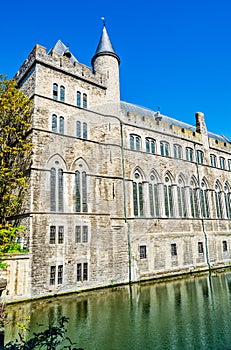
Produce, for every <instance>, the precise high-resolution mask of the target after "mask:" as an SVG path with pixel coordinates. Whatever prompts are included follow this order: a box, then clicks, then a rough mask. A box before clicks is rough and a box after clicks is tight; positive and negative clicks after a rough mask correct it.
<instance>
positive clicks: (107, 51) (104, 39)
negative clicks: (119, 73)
mask: <svg viewBox="0 0 231 350" xmlns="http://www.w3.org/2000/svg"><path fill="white" fill-rule="evenodd" d="M101 55H111V56H114V57H115V58H117V60H118V62H119V63H120V58H119V56H118V55H117V54H116V53H115V50H114V48H113V46H112V43H111V40H110V38H109V35H108V32H107V29H106V27H105V25H104V27H103V31H102V34H101V37H100V40H99V44H98V46H97V49H96V51H95V55H94V56H93V58H92V61H91V62H92V63H93V62H94V60H95V59H96V57H98V56H101Z"/></svg>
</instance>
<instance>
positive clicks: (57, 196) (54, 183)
mask: <svg viewBox="0 0 231 350" xmlns="http://www.w3.org/2000/svg"><path fill="white" fill-rule="evenodd" d="M57 175H58V176H57ZM50 209H51V211H60V212H62V211H63V170H62V169H56V168H52V169H51V172H50Z"/></svg>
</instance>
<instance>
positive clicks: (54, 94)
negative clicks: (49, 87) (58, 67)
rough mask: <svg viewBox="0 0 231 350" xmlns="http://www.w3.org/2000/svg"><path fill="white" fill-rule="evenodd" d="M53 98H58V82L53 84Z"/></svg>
mask: <svg viewBox="0 0 231 350" xmlns="http://www.w3.org/2000/svg"><path fill="white" fill-rule="evenodd" d="M53 100H55V101H57V100H58V84H56V83H54V84H53Z"/></svg>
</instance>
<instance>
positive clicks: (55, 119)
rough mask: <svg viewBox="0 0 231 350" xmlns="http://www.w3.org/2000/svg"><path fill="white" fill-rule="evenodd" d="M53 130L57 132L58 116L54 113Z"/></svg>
mask: <svg viewBox="0 0 231 350" xmlns="http://www.w3.org/2000/svg"><path fill="white" fill-rule="evenodd" d="M52 131H53V132H57V116H56V115H55V114H53V115H52Z"/></svg>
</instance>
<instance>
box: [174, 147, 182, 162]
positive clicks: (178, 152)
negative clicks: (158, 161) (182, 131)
mask: <svg viewBox="0 0 231 350" xmlns="http://www.w3.org/2000/svg"><path fill="white" fill-rule="evenodd" d="M173 155H174V158H179V159H181V158H182V147H181V146H179V145H173Z"/></svg>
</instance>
